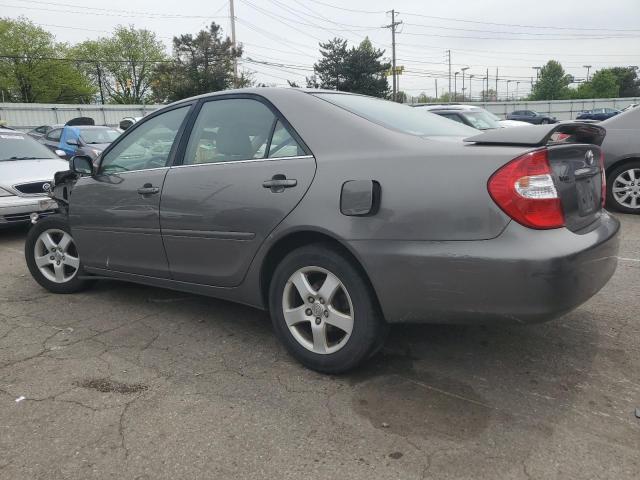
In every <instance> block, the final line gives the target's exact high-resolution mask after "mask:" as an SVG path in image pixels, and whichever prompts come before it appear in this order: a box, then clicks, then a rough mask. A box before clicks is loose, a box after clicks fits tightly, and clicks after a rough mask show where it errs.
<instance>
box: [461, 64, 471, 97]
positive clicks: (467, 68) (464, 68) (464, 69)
mask: <svg viewBox="0 0 640 480" xmlns="http://www.w3.org/2000/svg"><path fill="white" fill-rule="evenodd" d="M460 70H462V102H464V90H465V88H464V72H466V71H467V70H469V67H462V68H461V69H460Z"/></svg>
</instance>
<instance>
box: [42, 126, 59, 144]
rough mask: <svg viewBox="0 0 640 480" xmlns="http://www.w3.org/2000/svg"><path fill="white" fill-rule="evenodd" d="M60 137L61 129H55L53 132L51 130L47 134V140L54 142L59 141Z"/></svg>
mask: <svg viewBox="0 0 640 480" xmlns="http://www.w3.org/2000/svg"><path fill="white" fill-rule="evenodd" d="M60 135H62V129H61V128H55V129H53V130H51V131H50V132H49V133H48V134H47V137H46V138H47V140H52V141H54V142H57V141H58V140H60Z"/></svg>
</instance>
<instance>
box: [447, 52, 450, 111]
mask: <svg viewBox="0 0 640 480" xmlns="http://www.w3.org/2000/svg"><path fill="white" fill-rule="evenodd" d="M447 58H448V59H449V101H451V50H447Z"/></svg>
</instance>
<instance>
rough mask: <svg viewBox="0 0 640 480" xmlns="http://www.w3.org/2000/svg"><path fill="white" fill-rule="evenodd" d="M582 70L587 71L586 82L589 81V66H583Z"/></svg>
mask: <svg viewBox="0 0 640 480" xmlns="http://www.w3.org/2000/svg"><path fill="white" fill-rule="evenodd" d="M583 67H584V68H586V69H587V82H588V81H589V70H591V65H583Z"/></svg>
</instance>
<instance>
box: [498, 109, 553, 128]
mask: <svg viewBox="0 0 640 480" xmlns="http://www.w3.org/2000/svg"><path fill="white" fill-rule="evenodd" d="M507 120H518V121H520V122H527V123H531V124H533V125H546V124H548V123H556V122H557V121H558V119H556V117H552V116H550V115H544V114H542V113H538V112H536V111H534V110H516V111H515V112H511V113H509V114H508V115H507Z"/></svg>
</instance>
